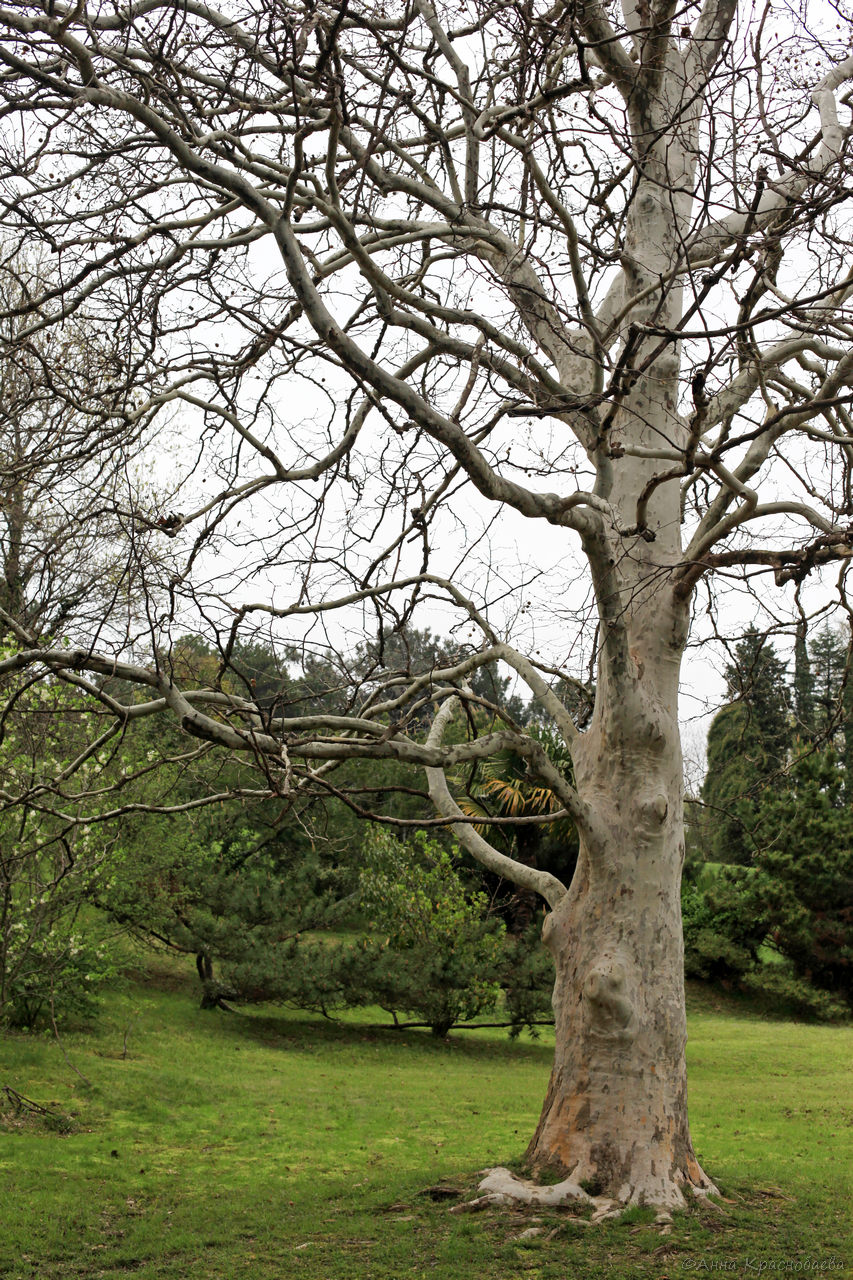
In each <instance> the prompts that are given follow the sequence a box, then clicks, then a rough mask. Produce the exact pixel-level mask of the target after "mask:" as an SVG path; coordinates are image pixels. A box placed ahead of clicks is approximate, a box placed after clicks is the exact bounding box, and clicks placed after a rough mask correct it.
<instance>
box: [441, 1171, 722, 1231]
mask: <svg viewBox="0 0 853 1280" xmlns="http://www.w3.org/2000/svg"><path fill="white" fill-rule="evenodd" d="M484 1172H485V1175H486V1176H485V1177H484V1178H483V1180H482V1182H481V1183H480V1185H479V1186H478V1188H477V1190H478V1191H479V1193H480V1194H479V1195H478V1196H477V1197H476V1198H475V1199H474V1200H467V1201H466V1202H465V1203H464V1204H457V1205H454V1206H453V1208H452V1209H451V1210H450V1212H451V1213H476V1212H477V1211H478V1210H480V1209H490V1208H507V1207H511V1206H515V1205H530V1206H531V1207H533V1208H538V1209H546V1208H547V1209H558V1208H565V1207H567V1206H573V1207H577V1208H584V1207H592V1209H593V1214H592V1217H591V1218H590V1219H589V1221H590V1222H604V1221H607V1220H609V1219H612V1218H618V1217H619V1216H620V1215H621V1214H622V1213H624V1212H625V1210H626V1209H627V1208H629V1207H630V1205H631V1204H632V1203H639V1201H637V1200H634V1199H626V1200H624V1201H623V1200H614V1199H612V1198H611V1197H610V1196H592V1195H590V1194H589V1193H588V1192H587V1191H585V1190H584V1189H583V1187H582V1186H580V1184H579V1183H577V1182H574V1181H573V1180H572V1179H571V1178H566V1179H564V1181H562V1182H555V1183H553V1184H551V1185H545V1186H543V1185H540V1184H539V1183H536V1182H531V1181H529V1180H528V1179H527V1178H519V1177H518V1176H517V1175H516V1174H514V1173H512V1172H511V1171H510V1170H509V1169H505V1168H503V1167H502V1166H499V1167H498V1168H495V1169H488V1170H484ZM678 1194H679V1195H680V1192H678ZM696 1194H697V1195H701V1196H703V1197H705V1196H707V1195H708V1194H709V1193H708V1191H707V1190H700V1189H698V1188H697V1189H696ZM671 1201H672V1202H671V1203H667V1204H664V1205H660V1204H650V1205H649V1207H650V1208H656V1209H658V1214H657V1217H656V1218H655V1225H656V1226H660V1227H663V1228H667V1227H668V1226H669V1224H671V1222H672V1216H671V1214H670V1209H671V1208H673V1207H680V1206H679V1205H677V1204H676V1195H675V1191H674V1192H673V1196H672V1197H671ZM683 1203H684V1200H683V1197H682V1199H681V1204H682V1205H683Z"/></svg>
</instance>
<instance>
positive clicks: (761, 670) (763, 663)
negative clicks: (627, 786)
mask: <svg viewBox="0 0 853 1280" xmlns="http://www.w3.org/2000/svg"><path fill="white" fill-rule="evenodd" d="M725 676H726V697H727V699H728V703H727V705H726V706H725V707H724V708H723V709H722V710H721V711H719V712H718V713H717V715H716V716H715V717H714V719H713V721H712V722H711V726H710V728H709V730H708V771H707V774H706V776H705V781H704V783H703V786H702V794H701V799H702V804H703V806H704V808H703V809H701V810H700V811H699V812H695V813H694V821H693V826H694V837H695V838H698V841H699V844H700V846H701V857H702V860H703V861H706V862H722V863H739V864H740V865H742V866H748V865H749V864H750V863H751V861H752V856H753V853H754V850H755V839H756V837H755V827H756V821H757V813H758V809H759V806H760V804H761V799H762V795H763V792H764V790H765V788H767V787H768V786H772V785H773V779H774V777H775V776H776V775H778V773H779V771H780V770H782V769H784V768H785V765H786V764H787V759H788V750H789V748H790V746H791V743H792V741H793V722H792V714H791V707H790V705H789V701H790V698H789V689H788V684H787V678H786V668H785V664H784V663H783V662H782V661H781V660H780V659H779V657H778V656H777V654H776V651H775V649H774V647H773V645H772V644H771V643H770V642H769V641H768V640H767V637H766V636H762V635H759V633H758V632H757V631H748V632H747V634H746V635H745V637H744V639H743V640H742V641H740V643H739V644H738V645H737V646H736V647H735V656H734V661H733V662H732V663H730V664H729V665H728V666H727V667H726V672H725Z"/></svg>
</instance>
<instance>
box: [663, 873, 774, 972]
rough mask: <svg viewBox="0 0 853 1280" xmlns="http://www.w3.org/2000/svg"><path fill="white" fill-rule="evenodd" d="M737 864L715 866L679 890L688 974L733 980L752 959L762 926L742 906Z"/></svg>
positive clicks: (754, 959) (752, 963) (741, 876)
mask: <svg viewBox="0 0 853 1280" xmlns="http://www.w3.org/2000/svg"><path fill="white" fill-rule="evenodd" d="M745 874H748V872H745V871H744V870H742V869H741V868H730V867H716V868H715V869H714V873H712V874H708V873H706V874H705V875H704V876H703V877H702V879H701V880H700V883H698V884H695V883H692V882H690V881H688V880H685V882H684V884H683V885H682V889H681V911H682V920H683V925H684V971H685V974H686V976H687V977H688V978H702V979H705V980H706V981H714V982H722V983H724V984H727V985H732V984H734V983H739V982H741V980H742V979H743V977H744V975H745V974H746V973H748V972H749V971H750V970H751V969H752V968H753V967H754V966H755V965H757V963H758V952H759V948H760V947H761V945H762V943H763V941H764V937H765V933H766V930H765V928H764V926H763V924H761V923H760V922H757V921H756V920H755V918H754V917H753V916H751V915H750V914H749V912H748V911H747V910H746V898H745V895H744V891H743V888H744V885H743V880H744V875H745Z"/></svg>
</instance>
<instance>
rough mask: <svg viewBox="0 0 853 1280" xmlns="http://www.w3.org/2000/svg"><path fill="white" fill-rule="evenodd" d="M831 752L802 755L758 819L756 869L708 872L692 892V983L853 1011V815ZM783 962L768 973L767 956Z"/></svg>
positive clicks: (687, 897)
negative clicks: (773, 955) (704, 981)
mask: <svg viewBox="0 0 853 1280" xmlns="http://www.w3.org/2000/svg"><path fill="white" fill-rule="evenodd" d="M845 791H846V788H845V776H844V771H843V769H842V768H841V767H840V765H839V762H838V759H837V756H836V753H835V752H834V750H833V749H832V748H831V747H826V748H824V749H823V750H822V751H813V752H806V753H805V754H801V755H800V756H799V757H798V758H797V759H796V761H795V763H794V764H793V765H792V766H791V770H790V775H789V776H788V777H787V778H786V780H785V785H784V786H783V785H777V786H776V787H774V788H772V789H767V791H766V792H765V793H764V795H763V797H762V803H761V805H760V808H759V809H758V810H757V815H756V827H755V833H754V834H755V840H756V848H755V853H754V857H753V865H752V866H751V867H716V868H713V869H712V868H711V867H708V868H706V869H705V871H704V873H703V874H702V875H701V876H700V878H699V880H698V882H692V881H689V880H685V883H684V885H683V887H682V907H683V916H684V942H685V969H686V972H687V975H688V977H698V978H705V979H711V980H721V981H723V982H724V983H727V984H729V985H737V986H739V987H741V988H742V989H744V990H747V991H752V992H761V993H763V994H764V995H767V996H771V997H773V998H775V999H778V1000H781V1001H783V1002H784V1003H786V1004H787V1005H788V1006H789V1007H791V1008H794V1009H796V1010H797V1011H798V1012H800V1013H806V1014H810V1015H814V1016H818V1017H822V1018H839V1017H845V1016H849V1013H850V1009H851V1006H853V811H851V809H850V807H849V805H848V804H847V803H846V800H845ZM762 949H763V951H764V953H765V956H766V952H767V951H768V950H770V951H772V952H775V953H776V956H777V957H778V959H777V961H776V962H775V963H773V962H770V963H767V962H766V959H765V962H764V963H762V958H761V955H760V952H761V951H762Z"/></svg>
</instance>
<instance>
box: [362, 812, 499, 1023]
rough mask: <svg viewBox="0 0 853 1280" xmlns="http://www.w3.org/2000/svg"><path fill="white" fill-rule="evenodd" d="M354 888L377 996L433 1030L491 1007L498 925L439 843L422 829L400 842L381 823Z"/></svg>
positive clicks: (494, 995) (482, 897) (483, 898)
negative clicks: (365, 928)
mask: <svg viewBox="0 0 853 1280" xmlns="http://www.w3.org/2000/svg"><path fill="white" fill-rule="evenodd" d="M360 888H361V904H362V909H363V911H364V914H365V917H366V920H367V925H368V946H369V948H370V949H372V950H373V951H374V953H375V954H376V959H377V965H376V971H375V974H374V977H373V983H372V985H373V989H374V992H375V996H376V1001H375V1002H376V1003H377V1004H379V1005H381V1006H382V1007H383V1008H385V1009H388V1010H389V1011H392V1012H397V1011H398V1010H399V1011H401V1012H403V1013H405V1014H409V1015H412V1016H414V1017H416V1018H420V1019H422V1020H423V1021H424V1022H427V1023H428V1024H429V1026H430V1027H431V1029H432V1031H433V1032H434V1034H435V1035H446V1034H447V1032H448V1031H449V1030H450V1028H451V1027H452V1026H453V1025H454V1024H455V1023H457V1022H467V1021H469V1020H470V1019H472V1018H475V1017H477V1016H478V1014H481V1013H484V1012H487V1011H491V1010H493V1009H494V1007H495V1005H496V1003H497V1001H498V998H499V996H500V976H501V961H502V958H503V956H502V944H503V940H504V926H503V924H502V923H501V921H499V920H498V919H496V918H495V917H494V916H492V915H491V914H490V912H489V909H488V908H489V904H488V899H487V898H486V895H485V894H484V893H482V892H474V893H471V892H466V890H465V888H464V886H463V884H462V881H461V880H460V878H459V876H458V875H457V874H456V871H455V870H454V866H453V862H452V859H451V856H450V854H449V853H448V852H447V851H446V850H445V849H443V848H442V847H441V846H440V845H439V844H438V843H437V842H436V841H433V840H429V839H428V838H427V836H426V835H424V834H423V833H422V832H421V833H418V835H417V836H416V837H415V839H414V840H413V841H411V842H409V843H408V844H403V842H401V841H399V840H396V839H395V838H394V837H393V836H392V835H390V834H389V833H388V832H387V831H386V830H384V829H379V830H377V831H375V832H374V833H373V835H372V837H371V839H370V840H368V841H367V842H366V844H365V849H364V854H363V867H362V872H361V885H360Z"/></svg>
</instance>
